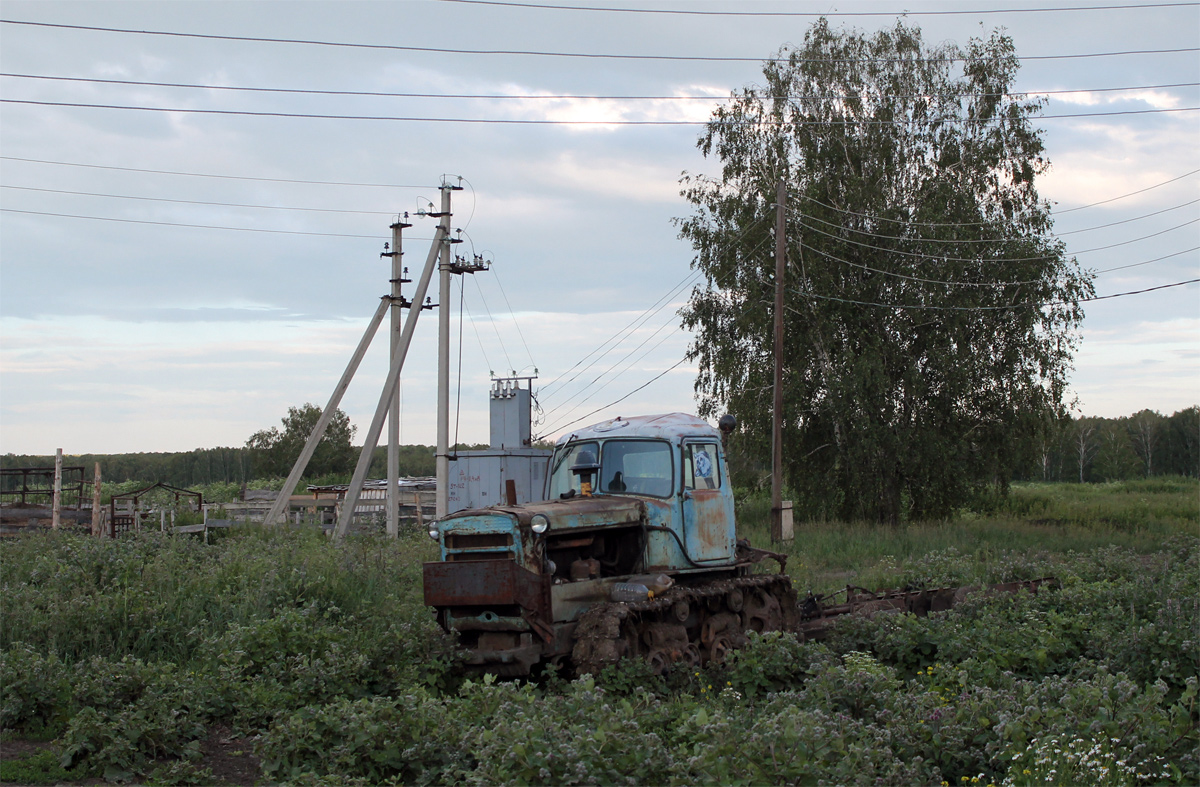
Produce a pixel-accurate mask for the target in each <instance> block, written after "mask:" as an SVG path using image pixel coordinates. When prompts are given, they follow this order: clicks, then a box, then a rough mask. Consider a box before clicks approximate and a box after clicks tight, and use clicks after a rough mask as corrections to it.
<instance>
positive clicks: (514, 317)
mask: <svg viewBox="0 0 1200 787" xmlns="http://www.w3.org/2000/svg"><path fill="white" fill-rule="evenodd" d="M491 271H492V277H493V278H494V279H495V280H496V286H497V287H499V288H500V295H501V297H503V298H504V305H505V306H507V307H508V313H509V314H510V315H512V321H513V327H514V328H516V329H517V336H519V337H521V344H523V345H525V354H526V355H527V356H529V363H530V364H531V365H532V366H533V367H534V371H536V370H537V362H536V361H534V360H533V353H532V352H530V350H529V342H527V341H525V333H524V332H523V331H522V330H521V324H520V323H519V322H517V313H516V312H515V311H513V307H512V304H511V303H509V301H508V293H507V292H505V291H504V285H503V284H501V283H500V273H499V271H498V270H497V266H496V264H495V263H493V264H492V267H491ZM515 371H516V370H514V372H515Z"/></svg>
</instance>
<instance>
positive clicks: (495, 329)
mask: <svg viewBox="0 0 1200 787" xmlns="http://www.w3.org/2000/svg"><path fill="white" fill-rule="evenodd" d="M471 281H473V282H475V289H476V291H478V292H479V301H480V302H481V303H482V304H483V310H484V311H485V312H487V316H488V320H490V321H491V323H492V331H493V332H494V333H495V334H496V341H498V342H500V351H501V352H502V353H504V360H506V361H508V368H509V369H515V367H514V366H513V362H512V358H509V357H508V348H507V347H505V346H504V339H502V338H500V329H499V328H498V327H496V318H495V317H494V316H493V315H492V310H491V309H490V308H488V302H487V298H485V297H484V295H483V288H482V287H480V286H479V281H478V280H477V279H476V278H475V277H474V276H472V277H471Z"/></svg>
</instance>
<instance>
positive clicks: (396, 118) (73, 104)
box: [0, 49, 1200, 126]
mask: <svg viewBox="0 0 1200 787" xmlns="http://www.w3.org/2000/svg"><path fill="white" fill-rule="evenodd" d="M1197 51H1200V49H1198V50H1197ZM0 103H2V104H23V105H27V106H40V107H68V108H73V109H120V110H133V111H137V112H171V113H175V114H186V115H230V116H242V117H270V118H304V119H308V120H376V121H392V122H408V123H418V122H419V123H469V124H484V125H510V126H707V125H715V126H795V125H805V126H885V125H886V126H892V125H901V124H906V123H911V122H913V121H910V120H906V119H905V120H815V119H813V120H799V121H796V120H790V121H776V120H737V121H728V120H545V119H525V118H448V117H419V116H412V115H327V114H321V113H316V112H264V111H254V110H248V109H198V108H194V107H147V106H132V105H128V104H90V103H84V102H79V101H32V100H29V99H15V98H2V99H0ZM1197 110H1200V106H1197V107H1173V108H1167V109H1124V110H1115V111H1112V112H1073V113H1068V114H1061V115H1037V116H1036V119H1037V120H1063V119H1067V118H1099V117H1116V116H1119V115H1156V114H1164V113H1174V112H1195V111H1197ZM994 121H995V118H978V119H975V118H958V117H955V118H943V119H942V120H941V122H943V123H963V124H987V123H992V122H994Z"/></svg>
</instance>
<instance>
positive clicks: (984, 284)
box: [800, 243, 1041, 288]
mask: <svg viewBox="0 0 1200 787" xmlns="http://www.w3.org/2000/svg"><path fill="white" fill-rule="evenodd" d="M800 246H801V248H804V249H808V250H809V251H815V252H816V253H817V254H820V255H821V256H822V257H825V258H827V259H830V260H833V261H834V262H840V263H842V264H843V265H848V266H850V267H851V268H861V269H862V270H865V271H870V272H871V273H879V274H882V275H884V276H893V277H895V278H897V279H906V280H908V281H917V282H921V283H923V284H940V285H944V286H947V287H994V288H1000V287H1017V286H1020V285H1023V284H1040V283H1041V280H1040V279H1031V280H1029V281H982V282H977V281H944V280H938V279H923V278H921V277H920V276H909V275H908V274H904V273H895V272H894V271H885V270H882V269H880V268H872V267H871V266H870V265H863V264H862V263H859V262H850V261H849V260H844V259H842V258H841V257H835V256H833V255H832V254H829V253H828V252H826V251H824V250H822V249H818V248H816V247H814V246H808V245H806V244H803V243H802V244H800Z"/></svg>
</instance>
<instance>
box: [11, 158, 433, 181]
mask: <svg viewBox="0 0 1200 787" xmlns="http://www.w3.org/2000/svg"><path fill="white" fill-rule="evenodd" d="M0 160H4V161H24V162H28V163H32V164H54V165H56V166H62V167H86V168H88V169H111V170H117V171H120V172H143V173H148V174H151V175H186V176H188V177H193V178H221V179H223V180H251V181H255V182H258V183H300V184H304V185H309V186H357V187H362V188H385V189H434V188H437V186H430V185H426V186H411V185H403V184H400V183H350V182H345V181H337V180H294V179H292V178H263V177H252V176H249V175H217V174H213V173H211V172H180V171H177V170H172V169H140V168H137V167H113V166H107V165H104V164H83V163H80V162H76V161H50V160H48V159H37V158H22V157H20V156H0Z"/></svg>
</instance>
